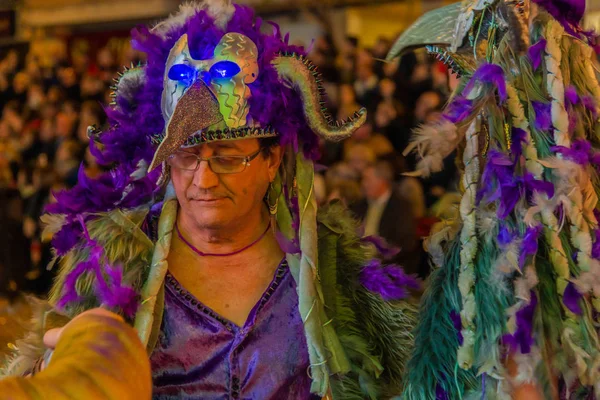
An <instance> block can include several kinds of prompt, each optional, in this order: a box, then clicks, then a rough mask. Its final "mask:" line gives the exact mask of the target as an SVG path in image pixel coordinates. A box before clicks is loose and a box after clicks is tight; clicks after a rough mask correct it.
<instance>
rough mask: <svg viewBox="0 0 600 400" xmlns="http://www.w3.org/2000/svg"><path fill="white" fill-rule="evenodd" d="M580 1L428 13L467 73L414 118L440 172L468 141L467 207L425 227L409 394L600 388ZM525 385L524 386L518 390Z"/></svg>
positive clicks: (429, 159)
mask: <svg viewBox="0 0 600 400" xmlns="http://www.w3.org/2000/svg"><path fill="white" fill-rule="evenodd" d="M584 10H585V4H584V2H583V1H579V0H561V1H557V0H555V1H542V0H523V1H512V0H510V1H508V0H480V1H463V2H462V3H456V4H452V5H449V6H446V7H443V8H440V9H437V10H434V11H431V12H429V13H427V14H425V15H424V16H422V17H421V18H420V19H419V20H418V21H417V22H415V24H413V25H412V26H411V27H410V28H409V29H408V30H407V31H406V32H404V33H403V34H402V35H401V37H400V38H399V39H398V40H397V42H396V43H395V45H394V46H393V48H392V50H391V53H390V54H389V59H393V58H394V57H397V56H399V55H401V54H403V53H404V52H405V51H406V50H409V49H414V48H418V47H427V50H428V51H429V52H431V53H434V54H437V55H438V57H439V59H441V60H442V61H444V62H445V63H446V64H447V65H449V66H450V67H451V68H452V69H453V70H454V72H455V73H456V74H458V75H459V76H460V77H461V78H460V82H459V84H458V87H457V89H456V90H455V91H454V93H453V94H452V96H451V99H450V101H449V103H448V105H447V107H446V108H445V112H444V116H443V118H441V119H440V120H439V121H436V122H435V123H431V124H427V125H424V126H422V127H420V128H419V129H417V131H416V132H415V137H414V138H413V141H412V145H411V146H410V148H409V149H408V150H409V151H410V150H411V149H413V150H416V151H417V152H418V153H419V154H420V156H421V159H420V162H419V163H418V166H417V171H416V173H417V174H419V175H421V176H427V175H428V174H430V173H432V172H436V171H438V170H440V169H441V167H442V160H443V159H444V158H446V157H447V156H448V155H450V154H451V153H452V152H453V151H454V150H455V149H458V154H459V157H458V163H459V164H460V166H461V173H462V180H461V183H462V185H461V191H462V197H461V200H460V204H459V205H458V207H459V209H460V213H459V214H460V217H459V218H458V219H457V220H453V221H452V220H447V221H442V222H440V223H439V224H438V225H437V226H436V227H435V228H434V229H433V231H432V234H431V236H430V237H429V239H428V241H427V243H426V244H427V247H428V251H429V253H430V254H431V258H432V260H433V262H434V263H435V264H436V265H437V269H436V270H435V272H434V273H433V275H432V276H431V280H430V284H429V287H428V290H427V293H426V296H425V297H424V299H423V302H422V306H421V310H420V321H419V324H418V327H417V329H416V331H415V348H414V350H413V353H412V356H411V359H410V361H409V363H408V367H407V370H408V375H407V376H406V382H407V385H406V388H405V391H404V398H406V399H411V400H413V399H415V400H416V399H418V400H427V399H471V398H477V399H479V398H487V399H510V398H513V397H511V396H519V395H520V393H521V391H527V393H529V394H528V395H527V396H530V397H525V398H545V399H554V398H565V399H596V398H600V340H599V336H598V329H599V326H600V325H599V324H600V314H599V311H600V230H599V226H598V222H599V216H600V214H598V191H599V190H600V182H599V174H598V172H599V168H600V123H599V122H598V111H599V108H598V107H599V103H598V102H599V101H600V86H599V85H598V79H597V75H596V72H595V67H594V65H595V58H596V55H595V53H594V46H595V44H596V39H595V37H594V35H593V34H592V33H591V32H586V31H584V30H583V29H581V28H580V26H579V23H580V20H581V18H582V17H583V12H584ZM521 398H523V397H521Z"/></svg>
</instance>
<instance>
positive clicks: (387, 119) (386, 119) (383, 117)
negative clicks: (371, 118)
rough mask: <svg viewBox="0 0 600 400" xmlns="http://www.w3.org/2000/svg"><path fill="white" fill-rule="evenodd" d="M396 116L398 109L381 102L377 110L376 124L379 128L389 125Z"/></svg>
mask: <svg viewBox="0 0 600 400" xmlns="http://www.w3.org/2000/svg"><path fill="white" fill-rule="evenodd" d="M394 118H396V110H395V109H394V107H393V106H391V105H389V104H386V103H380V104H379V105H378V106H377V111H375V125H377V127H378V128H385V127H387V126H388V125H389V124H390V123H391V122H392V120H393V119H394Z"/></svg>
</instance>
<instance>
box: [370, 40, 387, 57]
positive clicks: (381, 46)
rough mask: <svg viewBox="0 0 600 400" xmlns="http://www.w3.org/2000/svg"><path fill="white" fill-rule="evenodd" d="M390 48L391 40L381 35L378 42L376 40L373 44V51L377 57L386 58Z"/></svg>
mask: <svg viewBox="0 0 600 400" xmlns="http://www.w3.org/2000/svg"><path fill="white" fill-rule="evenodd" d="M389 49H390V42H389V41H388V40H387V39H386V38H383V37H380V38H378V39H377V42H375V46H373V53H374V54H375V57H378V58H385V56H386V55H387V52H388V50H389Z"/></svg>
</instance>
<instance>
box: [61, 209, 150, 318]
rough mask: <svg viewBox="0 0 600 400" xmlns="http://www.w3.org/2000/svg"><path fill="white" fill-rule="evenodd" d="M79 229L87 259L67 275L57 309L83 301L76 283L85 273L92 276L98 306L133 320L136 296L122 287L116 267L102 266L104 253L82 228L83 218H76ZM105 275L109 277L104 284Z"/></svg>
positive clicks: (132, 291)
mask: <svg viewBox="0 0 600 400" xmlns="http://www.w3.org/2000/svg"><path fill="white" fill-rule="evenodd" d="M77 220H78V222H79V223H80V224H81V226H82V230H83V236H84V238H85V239H86V241H87V244H86V246H87V247H88V248H89V255H88V258H87V260H86V261H82V262H80V263H79V264H77V265H76V266H75V268H73V270H72V271H71V272H69V273H68V274H67V276H66V278H65V283H64V286H63V293H62V296H61V297H60V299H59V301H58V303H57V307H58V308H59V309H64V308H65V307H66V306H68V305H69V304H70V303H73V302H78V301H81V300H83V298H82V297H81V296H80V295H79V293H78V292H77V281H78V280H79V278H81V277H82V276H84V274H86V273H91V274H94V277H95V278H96V279H95V281H94V288H95V291H96V296H97V297H98V299H99V301H100V304H101V305H105V306H107V307H110V308H117V309H120V310H121V311H122V312H123V313H124V314H125V315H126V316H128V317H132V316H133V315H134V314H135V311H136V310H137V306H138V302H137V293H136V292H135V290H133V289H132V288H130V287H127V286H123V285H122V278H123V273H122V271H121V270H120V269H119V268H117V267H111V266H110V265H108V264H107V263H103V262H102V254H103V249H102V246H100V245H99V244H98V243H97V242H96V241H94V240H92V239H91V237H90V235H89V232H88V230H87V228H86V226H85V221H84V218H83V216H82V215H79V216H78V218H77ZM104 274H106V275H107V276H108V280H109V282H108V283H107V282H106V281H105V278H104Z"/></svg>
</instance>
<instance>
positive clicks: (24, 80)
mask: <svg viewBox="0 0 600 400" xmlns="http://www.w3.org/2000/svg"><path fill="white" fill-rule="evenodd" d="M29 81H30V79H29V75H27V73H25V72H19V73H18V74H16V75H15V79H14V80H13V88H14V90H15V92H17V93H25V91H26V90H27V88H28V87H29Z"/></svg>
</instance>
